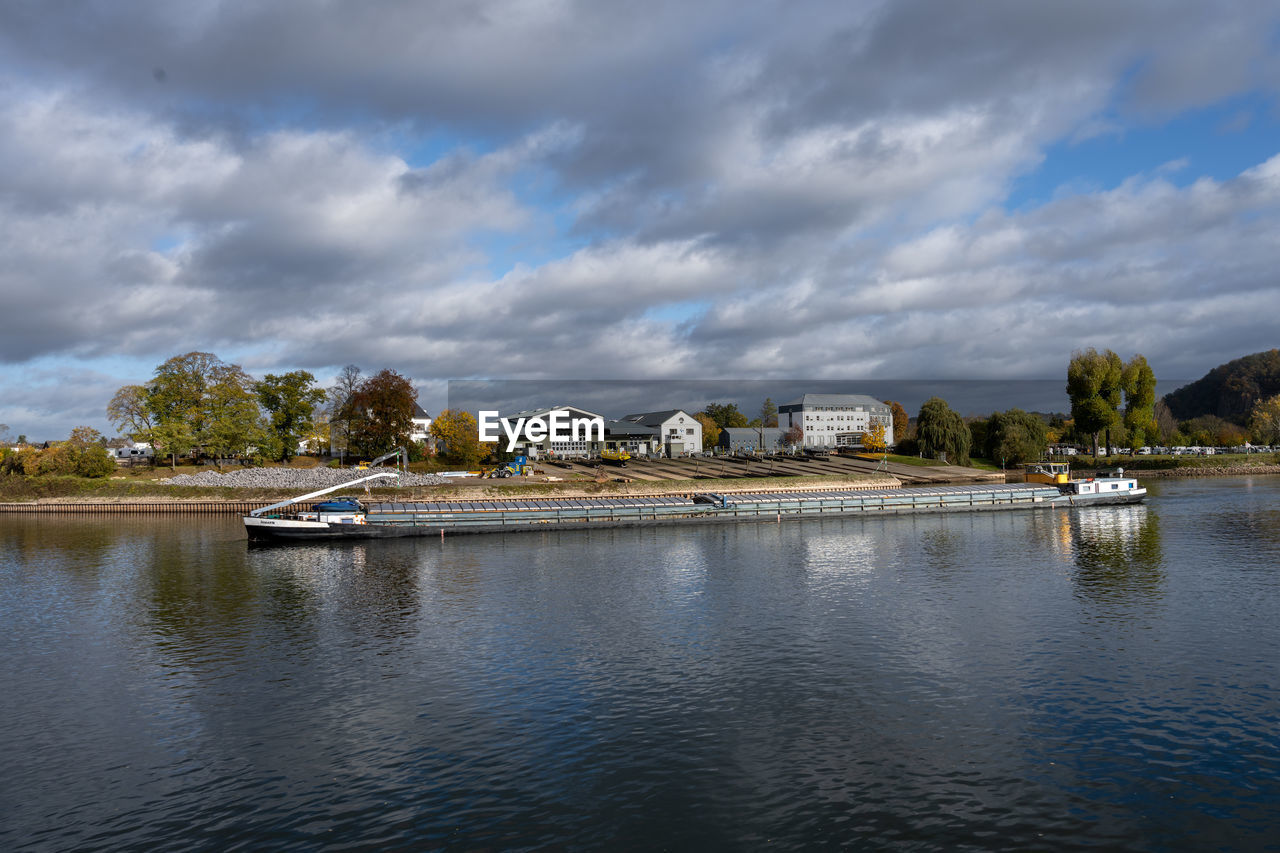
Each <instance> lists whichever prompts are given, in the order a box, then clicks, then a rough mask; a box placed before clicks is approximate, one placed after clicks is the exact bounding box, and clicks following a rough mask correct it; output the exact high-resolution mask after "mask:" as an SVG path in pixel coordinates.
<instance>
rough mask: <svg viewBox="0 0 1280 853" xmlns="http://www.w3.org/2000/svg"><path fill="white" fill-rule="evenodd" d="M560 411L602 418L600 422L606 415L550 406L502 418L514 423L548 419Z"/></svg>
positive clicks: (575, 408)
mask: <svg viewBox="0 0 1280 853" xmlns="http://www.w3.org/2000/svg"><path fill="white" fill-rule="evenodd" d="M559 409H563V410H565V411H567V412H569V413H570V414H571V415H575V414H576V415H586V416H587V417H589V418H600V420H604V415H597V414H596V413H595V412H588V411H587V410H586V409H582V408H579V407H577V406H548V407H547V408H545V409H527V410H525V411H523V412H516V413H515V414H514V415H503V416H502V417H504V418H506V419H507V420H509V421H512V422H514V421H515V420H516V419H517V418H525V419H526V420H527V419H529V418H542V417H546V416H547V415H549V414H551V413H552V412H554V411H557V410H559Z"/></svg>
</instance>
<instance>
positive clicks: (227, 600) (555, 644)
mask: <svg viewBox="0 0 1280 853" xmlns="http://www.w3.org/2000/svg"><path fill="white" fill-rule="evenodd" d="M1153 492H1154V494H1153V496H1152V498H1151V500H1150V501H1149V503H1148V504H1147V505H1146V506H1139V507H1120V508H1099V509H1093V510H1076V511H1072V512H1056V513H1055V512H1022V513H991V514H972V515H952V516H946V517H938V516H918V517H896V518H883V519H847V520H822V521H807V522H791V523H784V524H782V525H777V524H761V525H753V524H744V525H728V526H724V525H717V526H708V527H690V528H670V529H646V530H634V531H627V530H619V531H606V530H597V531H590V532H582V533H562V534H516V535H510V536H502V537H491V538H485V537H476V538H462V537H459V538H454V539H449V540H446V541H445V542H443V543H441V542H440V541H439V540H433V539H426V540H391V541H384V542H370V543H365V544H343V545H339V546H295V547H275V548H258V547H254V548H250V547H247V545H246V543H245V542H244V541H243V534H242V533H241V531H240V528H239V523H238V522H237V521H228V522H221V521H219V522H207V521H204V522H201V521H195V522H189V521H173V520H156V519H150V520H149V519H132V518H120V519H103V518H93V519H87V520H69V519H65V518H40V517H18V516H0V619H2V623H0V624H2V626H3V631H2V632H0V750H2V754H3V756H4V761H3V767H2V768H0V849H5V850H12V849H28V848H29V849H78V850H92V849H109V850H153V849H192V848H202V849H236V848H253V849H264V848H270V849H289V848H292V849H320V848H332V849H374V848H378V849H381V848H386V847H395V848H417V849H424V848H427V849H429V848H453V849H512V848H539V849H542V848H554V849H561V848H585V849H654V848H670V849H698V850H703V849H754V848H760V847H770V846H772V847H780V848H797V847H831V846H839V845H849V846H856V847H859V848H872V849H879V848H905V849H958V848H972V849H1016V850H1027V849H1054V850H1058V849H1064V848H1073V847H1095V848H1118V847H1123V848H1128V849H1174V848H1177V849H1208V848H1219V847H1221V848H1227V849H1265V848H1267V847H1268V846H1269V845H1270V846H1272V848H1273V849H1275V846H1276V845H1277V844H1278V842H1277V839H1280V746H1278V745H1277V744H1278V743H1280V478H1254V479H1243V478H1236V479H1230V480H1186V481H1174V482H1168V483H1157V484H1155V485H1154V487H1153Z"/></svg>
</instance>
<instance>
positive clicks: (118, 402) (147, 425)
mask: <svg viewBox="0 0 1280 853" xmlns="http://www.w3.org/2000/svg"><path fill="white" fill-rule="evenodd" d="M107 420H109V421H111V424H112V425H113V426H114V427H115V428H116V429H118V430H120V431H121V432H123V433H125V434H126V435H128V436H129V438H130V439H132V440H133V441H145V442H151V441H152V438H153V436H152V434H151V433H152V430H153V429H154V428H155V423H154V422H153V420H152V415H151V410H150V409H149V408H148V407H147V389H146V388H145V387H143V386H142V385H125V386H124V387H122V388H121V389H120V390H118V391H116V393H115V396H114V397H112V398H111V402H110V403H107Z"/></svg>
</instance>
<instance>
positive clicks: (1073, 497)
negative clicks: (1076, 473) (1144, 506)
mask: <svg viewBox="0 0 1280 853" xmlns="http://www.w3.org/2000/svg"><path fill="white" fill-rule="evenodd" d="M1024 470H1025V475H1026V481H1027V482H1028V483H1044V484H1046V485H1053V486H1057V487H1058V490H1059V491H1060V492H1061V493H1062V498H1063V500H1064V501H1065V502H1066V504H1067V505H1069V506H1088V505H1090V504H1095V505H1096V504H1133V503H1141V502H1142V501H1143V500H1144V499H1145V498H1146V497H1147V490H1146V489H1145V488H1143V487H1142V486H1139V485H1138V481H1137V479H1136V478H1134V477H1130V476H1127V475H1126V474H1125V473H1124V469H1123V468H1117V469H1115V470H1114V471H1108V472H1106V473H1104V474H1099V475H1097V476H1094V477H1076V478H1072V477H1071V469H1070V466H1069V465H1068V464H1067V463H1066V462H1033V463H1031V464H1030V465H1027V466H1025V469H1024Z"/></svg>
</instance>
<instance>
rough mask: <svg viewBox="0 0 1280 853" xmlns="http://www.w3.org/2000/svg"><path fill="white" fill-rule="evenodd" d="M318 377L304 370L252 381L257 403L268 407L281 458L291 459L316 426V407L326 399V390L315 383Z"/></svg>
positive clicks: (269, 374) (284, 460) (282, 459)
mask: <svg viewBox="0 0 1280 853" xmlns="http://www.w3.org/2000/svg"><path fill="white" fill-rule="evenodd" d="M315 381H316V378H315V377H314V376H312V375H311V374H310V373H308V372H307V371H305V370H295V371H293V372H291V373H285V374H282V375H280V376H276V375H275V374H273V373H268V374H267V375H266V376H265V377H263V379H262V380H261V381H259V382H255V383H254V385H253V391H254V393H255V394H257V395H258V403H259V404H260V405H261V406H262V408H263V409H265V410H266V412H267V416H268V418H269V420H270V425H271V431H272V433H273V434H274V435H275V438H276V444H277V449H278V451H279V456H278V458H279V459H280V461H281V462H288V461H289V460H290V459H292V458H293V454H294V450H295V448H297V446H298V443H299V442H300V441H301V440H302V439H303V438H304V437H310V436H311V433H312V430H313V429H314V427H315V423H314V419H315V411H316V407H317V406H319V405H320V404H321V403H323V402H324V400H325V392H324V391H323V390H322V389H320V388H315V387H313V385H314V383H315Z"/></svg>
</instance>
